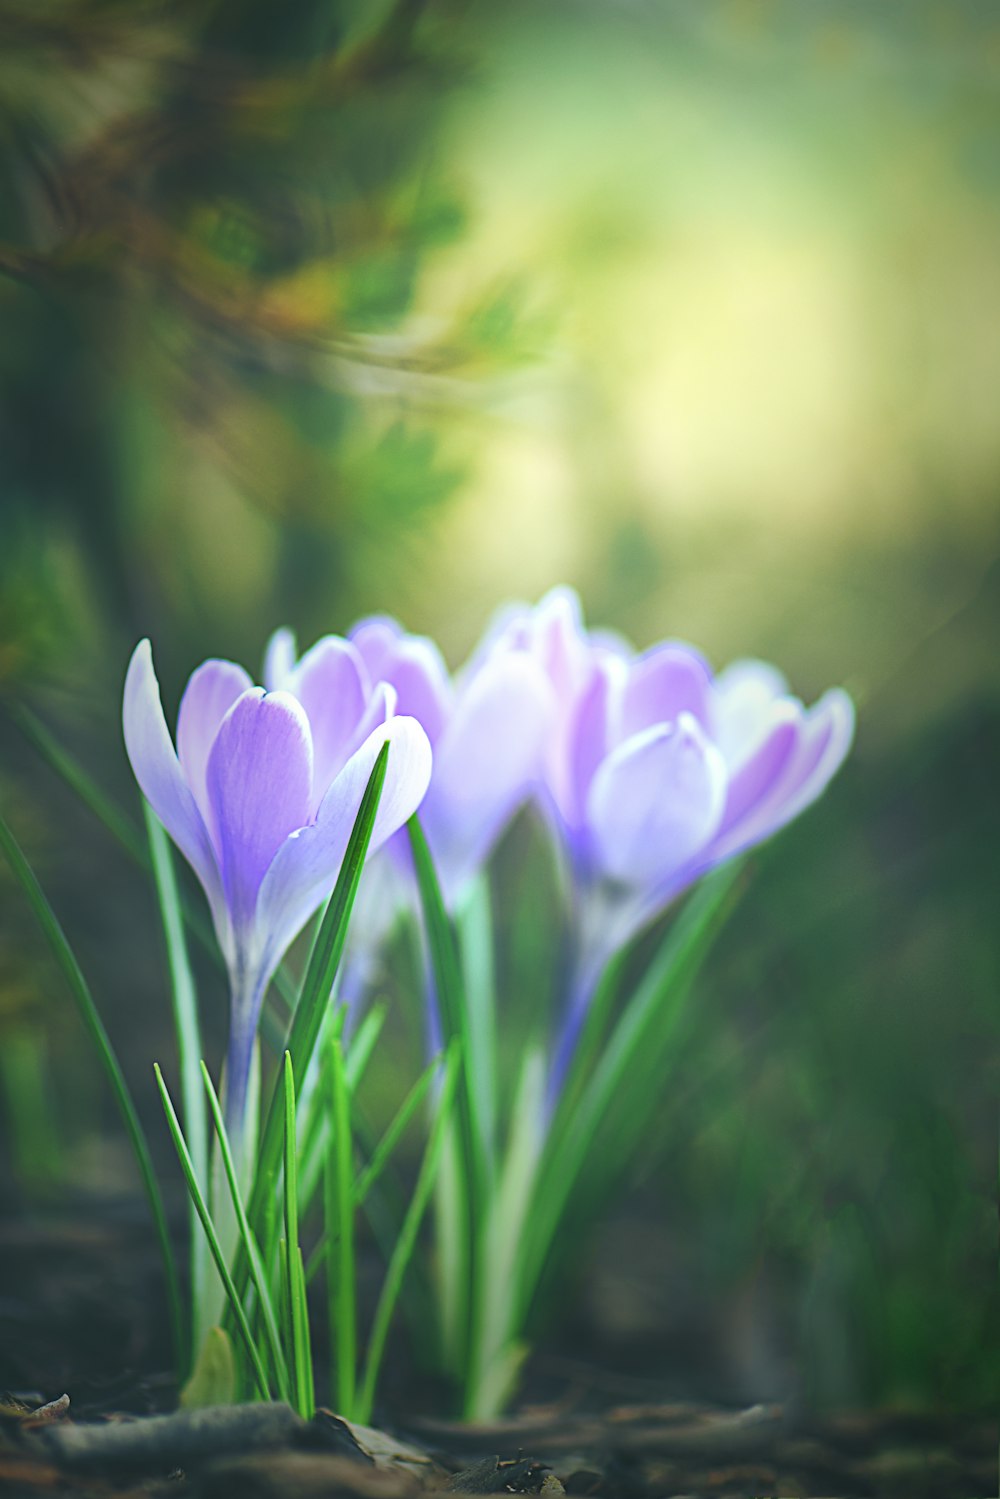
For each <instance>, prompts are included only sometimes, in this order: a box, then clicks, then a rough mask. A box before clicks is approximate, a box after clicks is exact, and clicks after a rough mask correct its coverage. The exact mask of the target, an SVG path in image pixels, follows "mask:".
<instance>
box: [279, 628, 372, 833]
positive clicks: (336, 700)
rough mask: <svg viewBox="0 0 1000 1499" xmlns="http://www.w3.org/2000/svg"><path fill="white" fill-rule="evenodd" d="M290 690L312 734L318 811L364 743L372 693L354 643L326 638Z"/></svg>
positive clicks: (290, 682) (294, 678)
mask: <svg viewBox="0 0 1000 1499" xmlns="http://www.w3.org/2000/svg"><path fill="white" fill-rule="evenodd" d="M287 686H288V690H289V691H290V692H292V693H294V695H295V696H296V697H297V698H298V700H299V702H300V703H301V704H302V706H303V708H304V709H305V710H306V716H307V717H308V719H309V728H310V730H311V731H312V742H313V790H312V804H311V810H312V811H313V812H315V811H316V810H317V808H318V807H319V804H320V802H321V801H322V800H323V797H324V796H325V795H326V792H327V789H328V788H329V786H330V783H331V782H332V781H333V779H334V777H335V776H336V775H337V774H338V772H339V771H340V770H341V769H342V768H343V766H344V765H345V763H346V762H347V760H348V759H349V757H350V756H351V755H352V754H353V753H354V751H355V750H356V749H357V748H358V745H359V744H360V743H361V737H359V730H360V726H361V721H362V718H363V716H364V712H365V708H366V706H367V701H368V696H369V692H370V688H371V684H370V681H369V677H368V670H367V668H366V666H365V664H364V662H363V661H362V659H361V656H360V655H359V653H358V652H357V650H355V648H354V646H353V645H352V644H351V643H350V641H348V640H341V639H339V638H338V637H337V636H336V635H327V636H324V638H323V639H322V640H318V641H317V642H316V644H315V645H314V646H313V647H312V648H311V649H310V650H308V651H307V652H306V654H305V655H304V656H303V657H302V660H301V661H300V662H299V664H298V666H297V667H296V668H295V670H294V671H293V672H292V674H291V676H290V677H289V678H288V682H287Z"/></svg>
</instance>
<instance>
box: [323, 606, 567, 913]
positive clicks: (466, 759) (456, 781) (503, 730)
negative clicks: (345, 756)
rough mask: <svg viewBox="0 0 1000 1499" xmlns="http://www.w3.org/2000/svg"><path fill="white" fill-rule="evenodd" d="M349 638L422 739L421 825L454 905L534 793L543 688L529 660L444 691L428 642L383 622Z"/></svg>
mask: <svg viewBox="0 0 1000 1499" xmlns="http://www.w3.org/2000/svg"><path fill="white" fill-rule="evenodd" d="M350 638H351V640H352V641H353V642H354V644H355V645H356V646H357V648H358V650H359V652H360V653H361V655H362V657H363V658H364V660H365V661H366V662H367V664H368V668H369V670H370V671H371V672H372V673H373V675H374V674H376V673H377V674H378V675H379V677H380V678H381V679H382V680H383V681H385V682H389V683H391V685H392V686H393V687H394V688H395V689H396V693H397V695H398V700H399V706H400V710H401V711H402V712H405V713H412V715H413V717H414V718H416V719H418V720H419V722H420V723H422V724H423V726H424V728H425V729H426V730H427V735H428V738H429V739H430V742H431V745H432V747H433V751H434V768H433V772H432V775H431V784H430V789H429V790H428V792H427V796H426V798H425V800H424V802H423V805H422V806H421V808H420V821H421V824H422V826H423V829H424V832H425V833H426V835H427V842H428V844H429V846H430V850H431V853H432V854H433V856H434V862H435V866H436V868H437V872H438V876H439V878H440V881H441V888H442V893H443V895H444V898H445V901H446V903H447V904H448V905H454V903H455V901H456V899H457V898H458V896H459V894H460V893H461V891H462V888H463V887H464V885H465V884H466V883H467V881H468V880H469V879H470V878H471V877H472V876H473V875H474V874H475V872H476V871H477V870H478V869H479V868H480V867H481V865H482V863H483V861H484V860H485V859H486V858H487V856H488V854H489V853H490V850H491V849H492V848H493V845H494V844H495V843H496V840H497V838H498V837H499V835H500V833H501V831H502V830H503V828H504V827H505V826H506V824H507V823H508V822H509V821H510V819H511V817H512V815H513V813H514V812H515V811H516V810H517V808H518V807H519V806H520V805H521V804H522V803H523V802H524V801H525V800H526V799H527V797H528V795H529V794H530V793H531V792H532V791H533V790H534V789H535V787H536V785H537V783H538V779H539V776H540V774H541V770H542V764H543V757H544V752H545V746H546V743H547V740H548V735H549V733H550V730H551V727H552V724H553V721H554V703H553V699H552V693H551V690H550V686H549V683H548V680H547V678H546V675H545V673H544V671H543V670H542V668H541V667H540V665H539V664H538V663H537V662H536V661H534V660H533V659H532V658H531V657H530V656H528V655H526V654H520V655H513V654H509V655H495V656H492V657H490V658H488V659H485V660H484V661H483V662H482V663H481V664H479V665H478V666H475V667H473V668H471V669H467V670H465V671H462V672H460V673H459V674H458V676H457V678H456V679H455V680H454V681H452V679H451V678H450V677H449V675H448V670H447V668H446V666H445V664H444V661H443V659H442V657H441V654H440V652H439V651H438V649H437V647H436V646H435V645H434V644H433V642H431V641H430V640H427V639H425V638H424V637H421V636H417V635H408V634H407V633H406V632H405V631H404V630H403V629H402V627H401V626H400V625H399V624H397V623H396V621H395V620H393V619H388V618H386V617H385V616H373V617H371V618H368V619H363V620H361V621H360V622H359V623H358V624H356V625H355V626H354V628H353V629H352V630H351V632H350ZM390 851H391V852H396V853H397V854H398V853H399V852H401V850H399V849H391V850H390Z"/></svg>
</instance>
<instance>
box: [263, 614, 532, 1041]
mask: <svg viewBox="0 0 1000 1499" xmlns="http://www.w3.org/2000/svg"><path fill="white" fill-rule="evenodd" d="M349 639H350V642H351V644H352V646H353V647H354V649H355V650H356V651H357V653H358V656H359V657H360V659H361V660H362V661H363V662H364V665H365V666H366V668H367V670H368V674H369V676H370V678H371V679H372V680H373V681H382V682H385V683H387V684H389V685H390V686H391V687H392V689H393V690H394V691H395V694H396V706H397V710H398V711H399V712H401V713H406V714H410V715H412V717H413V718H415V719H416V720H417V721H418V722H419V723H420V724H421V725H422V726H423V728H424V729H425V731H426V733H427V737H428V739H429V741H430V743H431V746H432V749H433V771H432V775H431V784H430V789H429V790H428V792H427V795H426V797H425V798H424V801H423V803H422V805H421V808H420V820H421V824H422V826H423V829H424V832H425V834H426V837H427V841H428V844H429V846H430V849H431V853H432V855H433V857H434V862H435V868H436V870H437V873H438V877H439V879H440V882H441V888H442V894H443V897H444V900H445V902H446V904H447V905H448V906H449V907H452V908H453V907H454V906H455V904H456V902H457V901H458V899H459V898H460V896H461V894H462V891H463V889H464V888H466V886H467V884H468V882H469V881H470V879H471V878H472V877H473V876H474V875H475V873H476V871H477V870H478V869H479V868H480V867H481V866H482V864H483V862H484V860H485V859H486V858H487V857H488V855H489V852H490V850H491V849H492V847H493V845H494V843H495V842H496V840H497V838H498V837H499V835H500V833H501V831H502V830H503V828H504V826H505V825H506V824H507V822H508V821H509V820H510V818H511V817H512V816H513V814H514V812H515V811H516V810H517V808H518V807H519V806H520V805H522V804H523V802H524V801H525V800H526V799H527V798H528V796H529V795H530V794H531V793H532V791H533V790H535V789H536V787H537V784H538V781H539V777H540V775H541V770H542V757H543V752H544V748H545V744H546V740H547V734H548V731H549V728H550V726H551V723H552V721H553V716H554V715H553V701H552V693H551V689H550V686H549V683H548V680H547V678H546V676H545V673H544V671H543V670H542V668H541V667H540V665H539V664H538V663H537V662H535V661H534V660H532V659H531V658H530V657H529V656H527V655H523V654H522V655H518V656H514V655H511V654H507V655H504V656H500V655H496V656H494V657H492V658H490V659H489V660H486V659H484V660H483V661H482V662H481V663H479V665H478V666H477V667H476V668H475V669H467V670H465V671H464V672H462V673H460V674H459V675H458V677H457V678H455V679H453V678H452V677H451V675H450V674H449V671H448V668H447V666H446V665H445V661H444V658H443V657H442V655H441V652H440V651H439V649H438V647H437V646H436V645H435V644H434V642H433V641H431V640H429V639H427V638H426V637H425V636H422V635H411V634H409V633H408V632H407V631H405V630H404V629H403V627H402V626H401V625H400V624H398V623H397V621H396V620H394V619H390V618H389V617H388V616H385V615H373V616H370V617H368V618H366V619H362V620H360V621H359V622H358V623H357V624H356V625H355V626H354V627H353V628H352V630H351V631H350V634H349ZM295 661H296V656H295V644H294V640H293V638H292V636H291V635H290V634H289V632H287V631H278V633H277V634H276V635H275V636H273V637H272V640H271V643H270V645H269V647H268V652H267V663H266V666H265V681H266V682H267V683H268V685H269V686H271V687H281V686H283V685H285V684H286V683H288V682H290V681H291V680H292V679H293V674H294V672H295V671H296V670H298V669H299V668H297V667H296V665H295ZM416 904H417V900H416V891H415V887H414V883H413V875H412V862H411V858H410V849H409V840H408V837H407V835H406V833H405V831H401V832H400V833H398V834H397V836H396V837H394V838H391V839H390V840H389V842H388V845H387V846H386V848H385V849H384V850H383V851H382V852H381V853H380V854H379V856H378V857H377V858H376V859H373V860H372V861H371V863H370V865H369V867H368V868H367V869H366V871H365V875H364V878H363V880H362V884H361V889H360V891H359V892H358V901H357V905H356V907H355V912H354V918H353V920H352V923H351V930H350V933H349V936H348V954H347V961H346V963H345V966H344V974H343V980H342V983H341V988H340V997H341V999H342V1000H343V1001H344V1002H345V1003H346V1004H347V1006H348V1009H349V1011H351V1012H354V1010H355V1007H356V1005H357V1003H358V1001H359V999H360V997H361V995H362V994H363V992H364V991H365V990H366V989H367V987H368V985H369V982H370V979H371V972H372V967H373V964H374V961H375V958H376V956H377V954H378V951H379V949H380V947H381V946H382V943H383V942H384V940H385V938H386V936H387V935H388V932H389V929H390V928H391V926H392V924H393V922H394V920H395V919H396V916H397V915H398V914H399V912H400V911H401V910H403V909H405V908H406V907H407V906H410V907H415V906H416ZM428 986H429V988H428V995H429V1004H428V1026H429V1038H430V1045H431V1049H432V1050H433V1049H435V1048H436V1045H437V1042H438V1041H439V1039H440V1037H439V1036H438V1034H437V1028H436V1009H435V1006H434V1003H433V995H432V989H431V985H430V977H429V974H428Z"/></svg>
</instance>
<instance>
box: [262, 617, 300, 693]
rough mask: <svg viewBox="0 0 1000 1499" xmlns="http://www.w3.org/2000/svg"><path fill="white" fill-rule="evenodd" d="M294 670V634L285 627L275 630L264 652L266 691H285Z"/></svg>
mask: <svg viewBox="0 0 1000 1499" xmlns="http://www.w3.org/2000/svg"><path fill="white" fill-rule="evenodd" d="M294 670H295V636H294V634H293V633H292V631H291V630H289V629H288V628H287V627H286V628H282V629H280V630H275V632H274V634H273V635H272V636H271V638H270V640H269V641H268V642H267V649H266V650H265V652H264V686H265V687H266V688H267V690H268V692H277V691H279V690H280V691H282V692H285V691H287V690H288V682H289V679H290V677H291V675H292V672H293V671H294Z"/></svg>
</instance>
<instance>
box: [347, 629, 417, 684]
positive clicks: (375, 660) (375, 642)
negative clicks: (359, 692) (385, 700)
mask: <svg viewBox="0 0 1000 1499" xmlns="http://www.w3.org/2000/svg"><path fill="white" fill-rule="evenodd" d="M347 638H348V640H349V641H350V642H351V644H352V645H353V646H354V648H355V650H357V651H358V652H359V654H360V656H361V659H362V660H363V661H364V663H365V665H366V666H367V668H368V675H369V676H370V677H371V679H372V681H373V682H388V681H390V680H391V677H390V673H391V670H392V663H393V661H394V660H395V658H396V650H397V648H398V646H399V643H400V641H401V640H403V639H404V638H405V633H404V630H403V627H402V625H401V624H400V623H399V622H398V621H397V620H395V619H392V618H391V617H390V616H389V615H388V614H370V615H368V616H367V618H365V619H359V620H358V622H357V624H356V625H352V627H351V628H350V630H348V632H347Z"/></svg>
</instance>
